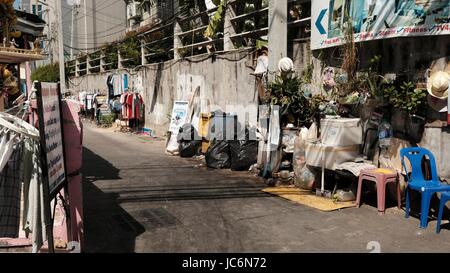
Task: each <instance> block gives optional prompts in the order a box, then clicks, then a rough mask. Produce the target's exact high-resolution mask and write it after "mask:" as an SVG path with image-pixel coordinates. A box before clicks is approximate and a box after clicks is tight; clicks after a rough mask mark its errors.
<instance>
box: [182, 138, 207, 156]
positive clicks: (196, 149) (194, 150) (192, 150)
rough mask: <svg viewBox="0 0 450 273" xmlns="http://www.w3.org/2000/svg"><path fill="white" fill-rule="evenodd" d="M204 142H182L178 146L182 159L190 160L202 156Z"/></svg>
mask: <svg viewBox="0 0 450 273" xmlns="http://www.w3.org/2000/svg"><path fill="white" fill-rule="evenodd" d="M201 149H202V142H201V141H200V140H192V141H181V142H179V145H178V152H179V153H180V157H184V158H189V157H194V156H196V155H200V154H201Z"/></svg>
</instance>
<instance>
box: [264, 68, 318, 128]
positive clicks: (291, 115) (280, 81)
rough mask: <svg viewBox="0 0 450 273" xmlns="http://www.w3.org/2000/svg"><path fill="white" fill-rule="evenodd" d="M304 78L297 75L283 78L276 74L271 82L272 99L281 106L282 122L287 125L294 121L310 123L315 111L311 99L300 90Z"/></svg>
mask: <svg viewBox="0 0 450 273" xmlns="http://www.w3.org/2000/svg"><path fill="white" fill-rule="evenodd" d="M301 84H302V80H301V79H300V78H299V77H298V76H297V75H295V76H293V77H288V78H282V77H281V76H276V77H275V79H274V81H273V82H272V83H270V84H269V90H270V101H271V103H272V104H274V105H279V106H280V107H281V122H282V125H283V126H285V125H287V124H288V123H292V124H294V125H295V126H301V125H304V124H308V123H309V122H310V121H311V118H312V116H313V112H312V111H311V110H312V107H311V104H310V100H309V99H308V98H306V97H305V95H304V93H303V92H302V91H301V90H300V86H301Z"/></svg>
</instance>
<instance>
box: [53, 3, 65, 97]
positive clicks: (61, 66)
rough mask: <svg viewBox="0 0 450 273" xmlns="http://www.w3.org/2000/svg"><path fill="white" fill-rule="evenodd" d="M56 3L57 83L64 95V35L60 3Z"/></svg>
mask: <svg viewBox="0 0 450 273" xmlns="http://www.w3.org/2000/svg"><path fill="white" fill-rule="evenodd" d="M55 2H56V14H57V16H58V26H57V28H58V36H57V37H58V38H57V39H58V47H59V54H58V55H59V79H60V80H59V82H60V86H61V93H62V94H65V93H66V71H65V58H64V34H63V26H62V3H61V1H58V0H57V1H55Z"/></svg>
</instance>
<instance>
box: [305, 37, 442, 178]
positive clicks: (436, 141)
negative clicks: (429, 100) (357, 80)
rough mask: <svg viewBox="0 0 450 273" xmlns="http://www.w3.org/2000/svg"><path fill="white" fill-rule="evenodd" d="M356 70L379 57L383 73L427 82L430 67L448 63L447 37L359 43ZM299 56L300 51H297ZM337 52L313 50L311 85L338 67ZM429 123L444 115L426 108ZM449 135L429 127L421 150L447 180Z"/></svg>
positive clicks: (330, 49)
mask: <svg viewBox="0 0 450 273" xmlns="http://www.w3.org/2000/svg"><path fill="white" fill-rule="evenodd" d="M357 45H358V54H359V57H360V58H359V67H360V68H366V67H367V66H368V62H369V60H370V59H371V58H372V57H373V56H375V55H381V56H382V58H381V66H382V69H383V71H382V73H395V74H397V75H399V74H402V75H405V76H406V77H407V78H408V80H410V81H412V82H423V83H425V82H426V77H425V72H426V70H427V69H428V68H430V67H431V65H432V64H433V63H437V66H438V67H441V68H443V67H445V65H446V64H447V63H449V62H450V36H448V35H447V36H432V37H409V38H394V39H385V40H378V41H370V42H364V43H358V44H357ZM298 52H300V51H298ZM340 54H341V51H340V50H339V48H329V49H325V50H322V51H320V50H316V51H313V53H312V55H313V56H312V62H313V64H314V73H313V83H314V84H315V85H317V86H321V84H322V69H323V68H324V67H326V66H332V67H340V63H339V60H341V59H342V57H341V56H340ZM427 118H428V121H429V122H430V123H431V122H433V121H436V120H442V121H445V120H446V118H447V117H446V113H445V114H442V113H441V114H440V113H438V112H437V111H435V110H433V109H431V108H429V109H428V112H427ZM449 145H450V132H449V130H447V129H446V128H445V127H444V128H442V127H436V126H433V125H428V126H427V127H426V129H425V133H424V136H423V139H422V142H421V144H420V146H422V147H424V148H427V149H430V150H431V151H432V152H433V153H434V155H435V156H436V160H437V162H438V169H439V175H440V176H442V177H447V178H450V153H449V152H448V151H449V147H450V146H449Z"/></svg>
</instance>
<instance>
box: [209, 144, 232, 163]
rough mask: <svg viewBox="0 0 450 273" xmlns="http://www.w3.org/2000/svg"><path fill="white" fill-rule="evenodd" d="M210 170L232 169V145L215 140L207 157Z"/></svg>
mask: <svg viewBox="0 0 450 273" xmlns="http://www.w3.org/2000/svg"><path fill="white" fill-rule="evenodd" d="M205 160H206V165H207V166H208V168H214V169H228V168H230V167H231V156H230V145H229V143H228V142H227V141H224V140H213V142H212V143H211V145H210V146H209V149H208V151H207V152H206V155H205Z"/></svg>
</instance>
